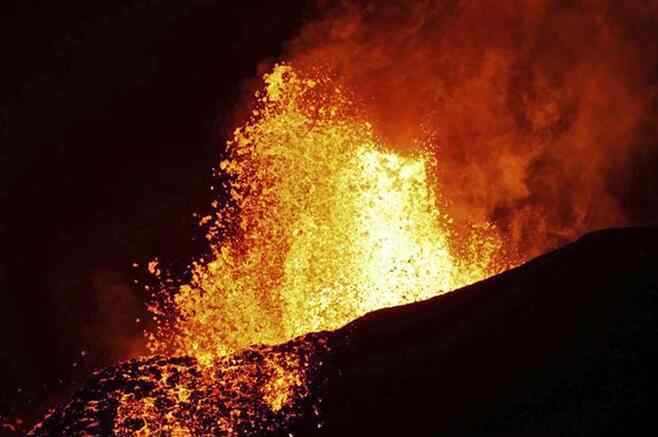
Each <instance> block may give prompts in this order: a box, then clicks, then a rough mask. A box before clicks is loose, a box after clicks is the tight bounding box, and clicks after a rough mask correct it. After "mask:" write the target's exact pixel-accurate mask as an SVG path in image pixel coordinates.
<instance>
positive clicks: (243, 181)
mask: <svg viewBox="0 0 658 437" xmlns="http://www.w3.org/2000/svg"><path fill="white" fill-rule="evenodd" d="M264 79H265V85H266V86H265V89H264V90H263V91H261V92H259V93H256V96H257V98H258V105H257V108H256V109H254V111H253V116H252V118H251V119H250V120H249V121H248V122H247V123H246V124H245V125H244V126H242V127H241V128H238V129H236V130H235V132H234V136H233V139H232V140H231V141H229V143H228V146H229V154H230V156H229V158H228V159H226V160H224V161H223V162H221V164H220V169H221V171H222V172H224V174H225V175H226V176H228V182H226V183H225V186H224V188H225V192H227V193H230V201H229V202H227V203H226V204H225V205H223V206H222V207H220V206H219V205H217V204H216V214H215V217H206V218H204V220H203V222H204V223H207V222H213V225H212V226H211V228H210V229H211V230H210V232H209V235H208V238H209V240H210V241H211V242H212V252H213V260H212V261H210V262H207V263H197V264H195V265H194V269H193V279H192V281H191V282H190V283H189V284H187V285H184V286H182V287H180V290H179V291H178V293H177V294H176V295H175V296H174V297H173V299H171V300H168V301H166V305H165V306H168V307H166V308H162V307H161V308H160V310H161V311H162V312H164V313H170V312H171V311H172V310H173V311H174V312H175V313H176V314H177V319H176V322H175V326H174V327H175V332H176V337H175V339H174V340H173V341H174V346H175V350H176V352H177V353H180V354H185V355H192V356H194V357H197V358H198V359H199V360H200V362H202V363H206V364H210V363H211V362H212V361H213V359H215V358H217V357H221V356H224V355H226V354H227V353H230V352H234V351H238V350H241V349H243V348H245V347H248V346H250V345H252V344H277V343H282V342H285V341H288V340H290V339H292V338H294V337H297V336H299V335H302V334H305V333H308V332H315V331H321V330H331V329H336V328H338V327H340V326H342V325H344V324H346V323H347V322H349V321H351V320H354V319H356V318H357V317H359V316H361V315H363V314H365V313H367V312H370V311H373V310H376V309H378V308H383V307H388V306H394V305H400V304H404V303H409V302H414V301H417V300H421V299H426V298H429V297H431V296H435V295H437V294H438V293H442V292H446V291H449V290H452V289H455V288H457V287H460V286H463V285H466V284H468V283H471V282H474V281H476V280H479V279H483V278H484V277H486V276H488V275H490V274H491V273H493V272H494V271H495V266H494V265H493V263H492V260H493V255H494V253H495V252H496V250H497V249H498V248H499V246H500V242H499V241H498V239H497V238H496V234H495V233H494V232H495V230H494V229H493V228H492V227H489V226H488V225H486V224H485V225H484V226H482V225H480V226H479V227H473V228H472V230H471V231H470V232H469V234H468V235H456V234H455V233H453V232H452V229H451V226H450V219H449V218H448V217H447V216H446V215H444V214H442V213H441V211H440V208H439V206H440V205H439V203H440V201H441V199H440V197H439V196H438V195H437V193H436V192H435V190H434V188H433V186H432V183H431V181H430V174H431V172H430V170H431V167H432V166H435V165H436V163H435V162H433V160H432V159H431V158H430V156H429V154H417V155H414V156H402V155H399V154H397V153H395V152H392V151H390V150H389V149H387V148H386V147H385V146H384V145H382V144H381V143H379V142H378V140H377V138H375V136H374V134H373V131H372V128H371V126H370V124H369V123H368V122H366V121H363V120H360V119H359V115H358V112H357V110H356V107H355V106H356V105H354V104H353V103H352V102H351V101H350V99H349V97H348V96H346V95H345V94H344V93H343V92H342V90H341V89H340V87H337V86H336V85H335V83H334V82H333V81H331V80H330V79H328V78H325V77H318V76H317V75H316V76H314V77H309V75H303V74H302V73H299V72H297V71H295V70H294V69H293V68H292V67H291V66H289V65H278V66H276V67H275V68H274V70H273V71H272V72H271V73H270V74H267V75H265V77H264ZM227 234H228V235H229V236H228V237H227ZM457 247H461V248H464V247H466V248H467V250H462V251H461V252H460V253H459V256H457V255H456V252H453V249H456V248H457ZM163 331H164V332H161V334H162V335H160V336H159V339H160V341H158V340H156V341H155V342H154V343H153V344H152V346H153V347H154V350H156V351H158V350H159V348H160V347H162V346H163V345H170V344H171V343H170V342H171V331H170V329H169V327H168V326H167V327H164V328H163ZM163 340H164V342H163Z"/></svg>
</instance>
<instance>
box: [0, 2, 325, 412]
mask: <svg viewBox="0 0 658 437" xmlns="http://www.w3.org/2000/svg"><path fill="white" fill-rule="evenodd" d="M11 3H12V2H7V3H3V6H1V8H2V17H3V18H2V23H0V29H2V37H1V38H0V44H2V47H1V52H0V53H2V61H0V63H1V64H2V69H1V70H2V73H1V74H2V80H1V81H0V96H1V99H0V117H1V118H0V120H1V121H0V122H1V125H0V128H1V131H0V144H2V151H1V152H0V153H2V155H1V156H2V158H1V159H2V167H1V171H0V201H1V204H2V214H1V215H0V217H1V218H0V241H1V243H0V247H1V248H2V261H1V263H0V267H1V270H0V287H1V290H0V323H1V325H0V332H2V342H1V343H2V346H1V347H0V378H1V379H0V388H1V392H2V396H1V397H0V403H1V404H0V406H1V409H0V414H2V415H9V416H11V415H14V414H19V415H21V416H24V417H25V418H26V419H27V420H30V416H31V415H32V414H34V413H35V412H37V413H38V412H39V411H41V410H42V409H43V407H44V406H45V405H51V404H52V403H53V402H55V401H57V400H58V399H60V398H61V397H62V396H65V395H67V394H68V393H70V391H71V390H72V389H73V388H74V387H75V385H76V382H77V381H80V380H82V379H83V378H84V377H85V376H86V375H88V373H89V372H90V371H91V370H92V369H93V368H96V367H99V366H105V365H109V364H112V363H113V362H115V361H116V360H120V359H124V358H126V357H129V356H131V355H133V354H135V353H139V352H140V351H143V350H144V342H143V340H142V332H143V328H144V326H143V322H142V323H138V322H136V319H137V318H144V317H145V311H144V308H143V301H144V296H145V292H144V291H143V288H142V285H141V284H135V283H134V281H135V280H140V279H141V276H143V274H142V272H143V270H144V269H143V267H140V268H137V269H133V268H132V263H133V262H137V263H139V264H140V266H144V263H145V261H147V260H149V259H152V258H153V257H155V256H157V257H160V258H161V259H163V260H166V261H167V262H169V263H176V262H179V263H181V264H184V263H187V262H189V261H190V259H191V258H192V257H193V256H195V255H198V254H199V253H200V251H201V250H203V249H202V248H203V247H204V245H203V238H202V235H200V232H199V231H198V229H196V227H195V221H196V220H195V219H194V217H193V216H192V214H193V213H195V212H199V211H203V210H204V209H205V208H207V206H208V204H209V203H210V201H211V199H212V193H211V192H210V190H209V187H210V185H211V184H212V175H211V169H212V168H213V167H215V166H216V164H217V162H218V159H219V155H220V153H221V150H222V144H223V143H224V141H225V138H226V134H227V132H229V131H230V129H231V128H232V126H233V125H234V123H235V117H239V114H237V115H236V110H235V108H236V105H237V104H238V102H239V101H240V100H241V99H243V98H245V96H247V95H248V94H249V92H250V90H251V89H252V88H253V86H254V83H255V82H254V81H255V80H256V78H257V77H258V76H259V75H260V74H261V73H262V71H259V68H261V69H262V68H263V66H266V65H267V64H268V63H270V62H273V61H274V60H276V59H277V58H278V57H280V56H281V54H282V53H283V50H284V49H285V42H286V41H287V40H289V39H290V38H291V37H292V36H294V34H295V32H296V31H297V30H298V29H299V27H300V26H301V24H302V23H303V22H304V21H305V20H306V19H308V18H309V17H310V15H311V14H313V13H314V11H315V6H314V4H311V2H308V1H286V2H271V1H240V2H231V5H228V4H225V3H228V2H223V1H219V0H217V1H186V2H177V1H164V2H158V1H136V0H133V1H121V2H116V1H111V2H87V1H77V0H76V1H70V0H69V1H67V2H28V1H25V2H16V4H14V5H12V4H11ZM313 3H315V2H313ZM259 66H260V67H259ZM238 106H239V105H238ZM83 351H84V352H83ZM83 354H84V355H85V356H83Z"/></svg>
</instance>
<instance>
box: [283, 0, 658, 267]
mask: <svg viewBox="0 0 658 437" xmlns="http://www.w3.org/2000/svg"><path fill="white" fill-rule="evenodd" d="M657 54H658V2H656V1H633V2H619V1H616V0H609V1H595V0H593V1H589V0H580V1H548V0H528V1H502V2H501V1H459V0H426V1H413V2H409V1H373V2H343V3H342V4H341V5H339V6H337V7H334V8H331V9H330V10H328V11H327V12H326V14H325V15H324V17H323V18H321V19H319V20H316V21H313V22H311V23H309V24H307V25H306V26H305V28H304V29H303V30H302V32H301V33H300V35H299V36H298V37H297V38H296V39H295V40H294V41H292V42H291V43H290V47H289V59H290V60H291V61H292V62H293V63H294V64H296V65H299V66H307V67H309V68H317V67H318V66H321V67H322V68H325V69H327V70H328V71H330V72H331V73H332V74H333V75H335V77H336V78H337V79H338V80H339V81H341V82H342V83H343V85H344V86H345V87H346V89H348V90H349V91H350V92H352V93H353V94H354V96H355V98H356V99H358V100H360V101H361V103H362V104H363V105H364V107H365V110H366V112H367V114H368V117H369V119H370V120H371V121H372V122H373V125H374V128H375V130H376V132H377V133H378V134H379V135H380V136H381V137H382V138H383V139H384V141H383V142H384V143H386V144H389V145H394V146H395V147H397V148H399V150H404V149H407V148H414V147H418V146H415V145H417V144H427V142H428V141H429V142H430V143H431V144H432V147H433V148H434V149H435V150H434V151H435V153H436V157H437V160H438V162H439V165H438V166H437V167H438V168H437V172H438V174H437V175H436V176H437V178H438V179H437V180H438V183H439V184H440V186H441V188H440V190H439V191H440V192H441V193H442V194H443V196H444V197H445V201H446V202H448V203H449V205H448V207H449V211H450V214H451V215H452V216H453V217H455V218H456V219H457V220H459V218H470V219H473V218H475V219H476V221H484V220H492V221H494V222H495V223H497V224H498V225H499V227H500V228H501V229H502V230H503V231H504V233H505V236H506V237H507V238H508V239H509V241H510V243H511V244H510V247H511V249H512V250H515V251H516V250H518V251H523V253H524V255H525V256H526V257H527V256H530V255H534V254H537V253H538V252H541V251H544V250H546V249H548V248H549V247H552V246H554V245H556V244H559V243H560V242H561V241H563V240H564V239H570V238H574V237H576V236H577V235H578V234H580V233H582V232H584V231H586V230H590V229H594V228H598V227H602V226H611V225H618V224H624V223H628V222H629V221H630V220H632V219H635V220H636V221H637V220H645V221H646V220H648V218H647V216H646V215H647V212H650V209H651V208H650V207H649V206H647V205H644V203H645V202H648V201H649V200H650V198H651V196H655V195H654V194H653V191H652V190H651V186H656V184H655V182H651V181H653V179H655V177H653V176H652V172H651V165H648V164H647V159H648V160H649V162H654V163H655V162H658V160H656V158H655V157H656V156H657V155H658V154H657V153H656V140H655V139H656V129H655V121H656V112H657V111H656V93H655V88H654V86H655V83H654V82H652V81H655V80H656V76H657V75H658V74H657V70H656V62H657V61H656V59H658V56H656V55H657ZM638 156H640V157H642V159H641V160H640V161H638ZM652 160H653V161H652ZM638 165H643V166H644V169H642V168H640V167H638ZM652 178H653V179H652ZM621 199H625V200H624V201H622V200H621ZM657 200H658V199H657ZM638 211H639V212H638ZM638 214H639V217H637V215H638ZM642 214H644V215H642Z"/></svg>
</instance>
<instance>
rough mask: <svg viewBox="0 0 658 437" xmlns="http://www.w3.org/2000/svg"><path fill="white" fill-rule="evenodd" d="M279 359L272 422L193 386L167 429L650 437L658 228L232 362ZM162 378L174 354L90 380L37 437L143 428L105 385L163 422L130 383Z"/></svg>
mask: <svg viewBox="0 0 658 437" xmlns="http://www.w3.org/2000/svg"><path fill="white" fill-rule="evenodd" d="M299 344H303V345H305V346H303V347H299V346H298V345H299ZM296 345H297V346H296ZM286 350H294V351H295V353H297V354H301V355H302V356H303V357H304V360H306V362H308V363H310V364H309V365H308V366H307V367H306V369H307V370H306V374H305V378H306V380H305V381H306V382H305V384H304V386H303V388H304V393H303V396H300V397H299V399H298V400H297V401H296V402H295V403H293V404H292V405H290V406H287V407H284V408H283V409H282V410H280V411H278V412H276V413H272V412H271V411H269V410H267V409H266V408H264V407H262V406H261V405H260V403H262V401H261V400H259V399H258V392H254V393H247V392H245V391H242V392H240V393H239V395H235V396H237V397H235V396H233V397H231V396H228V395H222V394H221V393H220V394H217V393H218V392H217V387H211V388H208V387H205V388H204V387H200V386H197V385H195V384H194V383H192V384H191V394H190V393H187V394H186V395H185V402H180V403H179V405H178V406H176V411H175V412H174V413H173V416H172V414H169V416H167V417H168V418H169V419H171V418H172V417H174V416H175V418H176V421H177V423H183V424H185V426H187V427H188V428H187V429H188V430H190V432H191V434H190V435H208V434H218V435H227V434H228V435H231V434H233V435H289V434H292V435H320V436H345V435H356V436H364V435H396V436H403V435H409V436H435V435H501V436H502V435H505V436H510V435H512V436H514V435H524V436H525V435H528V436H530V435H532V436H557V435H587V436H590V435H591V436H601V435H653V434H655V433H656V432H657V431H658V424H656V422H655V418H654V417H653V414H652V413H653V411H654V408H653V404H654V402H655V400H656V399H657V398H658V379H656V376H655V373H654V369H657V368H658V228H656V227H642V228H639V227H638V228H625V229H609V230H603V231H598V232H595V233H592V234H588V235H586V236H584V237H582V238H581V239H579V240H578V241H576V242H574V243H572V244H569V245H567V246H565V247H563V248H561V249H558V250H556V251H554V252H551V253H548V254H546V255H543V256H541V257H539V258H536V259H534V260H532V261H530V262H528V263H526V264H524V265H522V266H520V267H518V268H515V269H512V270H510V271H508V272H505V273H503V274H501V275H498V276H496V277H493V278H490V279H488V280H485V281H482V282H479V283H477V284H474V285H471V286H468V287H465V288H463V289H460V290H457V291H455V292H452V293H449V294H445V295H442V296H439V297H436V298H433V299H430V300H427V301H424V302H419V303H415V304H410V305H406V306H402V307H395V308H389V309H384V310H380V311H376V312H373V313H370V314H368V315H366V316H364V317H362V318H360V319H358V320H356V321H354V322H352V323H350V324H349V325H347V326H345V327H344V328H342V329H339V330H337V331H335V332H331V333H320V334H313V335H311V336H309V337H308V338H307V339H297V340H294V341H293V342H290V343H289V344H286V345H281V346H276V347H274V348H261V349H258V348H257V349H256V350H255V351H252V352H248V353H246V354H242V355H239V356H237V357H236V358H232V360H233V362H234V363H235V364H236V365H237V366H247V367H248V364H249V363H253V362H256V361H259V360H260V361H263V360H264V359H266V358H267V356H268V354H271V353H277V351H279V352H280V351H284V352H285V351H286ZM158 360H159V361H158ZM167 366H169V367H171V368H176V369H178V370H176V372H182V373H189V374H191V375H196V374H197V370H196V367H197V365H196V363H195V362H194V361H193V360H192V359H187V358H150V359H143V360H134V361H131V362H127V363H123V364H120V365H118V366H116V367H113V368H109V369H105V370H102V371H100V372H98V373H97V374H96V375H94V377H92V378H91V379H90V381H89V382H88V383H87V385H85V386H84V387H82V388H81V389H80V391H79V392H78V394H77V395H76V397H75V398H74V400H73V401H72V402H71V403H70V404H68V405H67V406H64V407H61V408H59V409H57V410H55V411H54V412H53V413H52V414H51V415H50V416H49V417H48V418H46V419H45V420H44V422H43V423H42V424H41V426H40V427H38V428H37V429H36V430H35V431H34V434H35V435H40V436H42V435H43V436H45V435H108V434H109V435H111V434H112V433H113V432H114V433H116V430H117V429H118V428H117V423H118V421H119V420H123V422H122V423H124V425H125V426H124V427H123V428H121V429H123V430H124V432H127V431H126V430H130V429H131V428H130V427H131V426H132V427H133V429H135V430H136V429H143V426H144V423H143V421H141V419H140V418H139V417H128V416H129V415H128V416H126V417H119V416H121V415H120V414H118V412H117V411H118V407H117V404H118V403H117V402H116V398H114V397H112V396H109V393H110V392H112V391H113V390H114V391H115V392H116V390H117V389H120V391H121V392H122V393H123V395H124V396H125V395H127V394H129V395H130V397H131V398H132V399H139V398H140V397H141V398H144V397H147V396H151V397H153V398H155V399H156V401H155V403H154V409H153V411H154V412H155V413H154V414H156V415H157V414H161V416H162V420H161V421H160V422H163V421H165V420H169V419H167V417H165V416H166V414H165V411H168V412H169V413H171V411H172V410H171V408H170V407H168V406H167V405H166V402H164V401H162V402H160V401H158V395H157V393H156V392H157V390H158V388H157V387H156V386H153V385H149V384H144V383H139V381H140V380H141V379H143V378H141V377H144V376H145V375H146V374H147V373H148V372H156V373H157V372H162V369H164V368H165V367H167ZM140 378H141V379H140ZM147 379H148V378H147ZM218 380H221V378H219V379H218ZM218 387H220V388H221V387H224V386H223V385H221V384H220V385H219V386H218ZM204 390H205V392H204ZM238 391H239V390H238ZM202 392H203V393H202ZM240 396H241V397H240ZM236 399H237V400H236ZM158 402H160V404H158ZM231 402H232V403H231ZM240 402H242V403H243V404H250V405H251V410H250V411H252V412H253V411H255V413H253V417H252V419H254V420H255V421H256V422H253V421H251V422H249V421H245V422H244V423H242V424H240V423H237V425H236V426H235V427H234V428H232V431H231V430H229V431H231V432H229V433H227V432H226V431H227V430H226V429H222V428H221V426H218V425H217V424H218V423H219V424H221V423H227V422H225V421H222V418H223V417H225V416H226V415H227V414H228V415H229V416H230V411H229V409H230V408H229V406H228V405H237V406H239V405H241V404H240ZM202 404H203V405H202ZM211 404H212V408H207V406H208V405H211ZM204 406H205V407H204ZM204 408H205V409H204ZM158 411H160V412H161V413H158ZM209 412H214V413H212V414H210V415H209ZM213 414H214V415H213ZM227 417H228V416H227ZM254 423H256V426H254ZM647 431H648V432H647ZM166 434H167V433H164V434H158V435H166ZM171 435H175V434H173V433H172V434H171ZM181 435H186V434H181Z"/></svg>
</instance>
